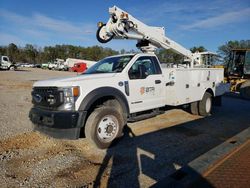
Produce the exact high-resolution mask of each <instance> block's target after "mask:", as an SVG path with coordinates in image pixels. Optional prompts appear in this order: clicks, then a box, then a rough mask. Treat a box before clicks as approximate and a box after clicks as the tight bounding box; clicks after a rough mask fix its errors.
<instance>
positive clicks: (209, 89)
mask: <svg viewBox="0 0 250 188" xmlns="http://www.w3.org/2000/svg"><path fill="white" fill-rule="evenodd" d="M206 92H207V93H210V94H211V95H212V97H214V92H213V90H212V89H211V88H208V89H207V90H206Z"/></svg>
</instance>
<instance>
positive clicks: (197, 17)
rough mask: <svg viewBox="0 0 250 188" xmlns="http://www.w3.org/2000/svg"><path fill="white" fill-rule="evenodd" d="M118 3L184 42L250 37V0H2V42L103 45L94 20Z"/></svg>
mask: <svg viewBox="0 0 250 188" xmlns="http://www.w3.org/2000/svg"><path fill="white" fill-rule="evenodd" d="M113 5H116V6H118V7H120V8H121V9H124V10H126V11H128V12H129V13H130V14H132V15H133V16H134V17H136V18H137V19H139V20H141V21H142V22H144V23H146V24H148V25H152V26H163V27H165V28H166V35H167V36H168V37H169V38H171V39H172V40H175V41H176V42H178V43H180V44H182V45H183V46H184V47H186V48H190V47H193V46H196V45H203V46H205V47H206V48H207V49H208V50H210V51H217V47H218V46H219V45H221V44H224V43H225V42H226V41H228V40H241V39H243V40H246V39H250V0H214V1H213V0H203V1H197V2H195V1H194V0H192V1H188V0H186V1H177V0H172V1H167V0H154V1H143V0H141V1H139V0H138V1H135V0H127V1H100V0H99V1H97V0H92V1H87V0H71V1H68V0H1V1H0V45H7V44H9V43H12V42H13V43H15V44H17V45H20V46H24V45H25V44H26V43H30V44H34V45H37V46H41V47H43V46H47V45H55V44H72V45H79V46H84V47H87V46H92V45H102V44H100V43H98V41H97V40H96V30H97V22H98V21H103V22H106V21H107V20H108V18H109V14H108V8H109V7H112V6H113ZM102 46H104V47H111V48H113V49H115V50H120V49H122V48H124V49H126V50H130V49H135V42H131V41H119V40H118V41H115V40H113V41H111V42H110V43H108V44H106V45H102Z"/></svg>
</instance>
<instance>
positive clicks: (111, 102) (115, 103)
mask: <svg viewBox="0 0 250 188" xmlns="http://www.w3.org/2000/svg"><path fill="white" fill-rule="evenodd" d="M103 105H104V106H109V107H113V108H115V109H116V110H118V112H119V113H120V114H122V116H123V125H125V124H127V114H126V113H124V112H123V109H122V106H121V105H120V103H119V102H118V101H117V100H115V99H113V100H108V101H106V102H104V104H103Z"/></svg>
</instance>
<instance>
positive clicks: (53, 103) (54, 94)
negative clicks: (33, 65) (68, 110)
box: [31, 87, 64, 109]
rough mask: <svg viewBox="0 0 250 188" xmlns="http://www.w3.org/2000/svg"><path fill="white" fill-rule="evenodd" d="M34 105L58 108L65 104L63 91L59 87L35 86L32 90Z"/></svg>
mask: <svg viewBox="0 0 250 188" xmlns="http://www.w3.org/2000/svg"><path fill="white" fill-rule="evenodd" d="M31 95H32V103H33V104H34V106H38V107H41V108H47V109H56V108H57V107H58V106H60V105H62V104H63V102H64V101H63V98H64V96H63V91H60V90H58V88H57V87H34V88H33V91H32V92H31Z"/></svg>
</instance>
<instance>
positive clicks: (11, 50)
mask: <svg viewBox="0 0 250 188" xmlns="http://www.w3.org/2000/svg"><path fill="white" fill-rule="evenodd" d="M0 54H1V55H7V56H9V58H10V60H11V61H12V62H14V63H17V62H22V63H47V62H53V61H54V60H55V59H56V58H60V59H64V60H65V59H67V58H77V59H87V60H92V61H98V60H100V59H102V58H104V57H107V56H111V55H116V54H119V52H118V51H115V50H112V49H111V48H103V47H100V46H92V47H86V48H85V47H80V46H73V45H55V46H45V47H44V48H41V47H38V46H35V45H32V44H26V45H25V47H20V46H19V47H18V46H17V45H16V44H14V43H11V44H9V45H8V46H0Z"/></svg>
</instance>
